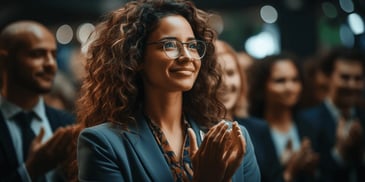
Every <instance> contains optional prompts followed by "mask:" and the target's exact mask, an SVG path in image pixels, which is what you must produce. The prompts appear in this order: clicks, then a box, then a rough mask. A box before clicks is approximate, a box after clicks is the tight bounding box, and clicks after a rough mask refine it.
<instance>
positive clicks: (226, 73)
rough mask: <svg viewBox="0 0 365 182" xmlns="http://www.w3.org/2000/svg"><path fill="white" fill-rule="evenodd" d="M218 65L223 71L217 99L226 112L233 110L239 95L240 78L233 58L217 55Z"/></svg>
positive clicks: (225, 54)
mask: <svg viewBox="0 0 365 182" xmlns="http://www.w3.org/2000/svg"><path fill="white" fill-rule="evenodd" d="M218 63H219V64H220V65H221V67H222V69H223V84H222V88H221V91H220V92H219V93H220V94H219V99H220V100H221V102H222V103H223V104H224V106H225V107H226V109H227V110H231V109H233V107H234V106H235V105H236V102H237V101H238V100H239V97H240V94H241V87H242V85H241V77H240V73H239V68H238V67H237V64H236V60H235V58H234V57H233V56H232V55H231V54H229V53H224V54H220V55H218Z"/></svg>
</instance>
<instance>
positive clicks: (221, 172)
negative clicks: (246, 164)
mask: <svg viewBox="0 0 365 182" xmlns="http://www.w3.org/2000/svg"><path fill="white" fill-rule="evenodd" d="M188 133H189V138H190V158H191V161H192V165H193V172H194V177H193V181H229V180H230V179H231V178H232V176H233V174H234V173H235V171H236V170H237V169H238V168H239V166H240V165H241V163H242V160H243V157H244V154H245V152H246V141H245V139H244V137H243V135H242V132H241V129H240V127H239V126H238V124H237V122H234V123H233V124H232V129H228V125H227V124H226V122H225V121H221V122H220V123H218V124H217V125H215V126H213V127H212V128H211V129H210V130H209V131H208V133H207V134H206V135H205V136H204V140H203V142H202V144H201V146H200V147H199V148H198V145H197V141H196V136H195V133H194V131H193V130H192V129H191V128H189V130H188Z"/></svg>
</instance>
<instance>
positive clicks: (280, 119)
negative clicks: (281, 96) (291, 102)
mask: <svg viewBox="0 0 365 182" xmlns="http://www.w3.org/2000/svg"><path fill="white" fill-rule="evenodd" d="M264 117H265V119H266V120H267V122H268V123H269V125H270V127H272V128H274V129H277V130H279V131H282V132H287V131H289V129H290V127H291V126H292V124H293V113H292V110H291V108H289V107H277V106H276V107H275V106H272V107H266V109H265V113H264Z"/></svg>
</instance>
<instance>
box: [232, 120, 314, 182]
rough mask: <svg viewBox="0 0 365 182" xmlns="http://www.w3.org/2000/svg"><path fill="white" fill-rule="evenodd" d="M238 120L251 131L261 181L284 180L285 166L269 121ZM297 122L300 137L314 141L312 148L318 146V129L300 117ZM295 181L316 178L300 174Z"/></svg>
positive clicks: (276, 181) (277, 181) (279, 181)
mask: <svg viewBox="0 0 365 182" xmlns="http://www.w3.org/2000/svg"><path fill="white" fill-rule="evenodd" d="M236 121H237V122H238V123H240V124H241V125H243V126H245V127H246V129H247V130H248V132H249V133H250V136H251V139H252V143H253V145H254V148H255V154H256V158H257V162H258V164H259V168H260V172H261V181H262V182H283V181H284V178H283V173H284V166H283V165H282V164H281V163H280V159H279V158H278V157H277V156H278V154H277V151H276V149H275V146H274V142H273V139H272V135H271V131H270V127H269V125H268V123H267V122H266V121H265V120H262V119H259V118H255V117H248V118H236ZM295 124H296V126H297V129H298V132H299V139H300V140H302V139H303V138H304V137H308V138H309V140H310V141H311V142H312V148H314V149H315V148H317V143H316V137H317V136H318V132H317V130H314V129H313V127H312V126H311V125H310V124H309V123H307V122H303V121H301V120H300V119H295ZM295 181H314V178H310V177H308V176H298V177H297V178H295Z"/></svg>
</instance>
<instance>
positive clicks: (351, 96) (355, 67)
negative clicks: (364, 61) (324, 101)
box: [330, 60, 364, 107]
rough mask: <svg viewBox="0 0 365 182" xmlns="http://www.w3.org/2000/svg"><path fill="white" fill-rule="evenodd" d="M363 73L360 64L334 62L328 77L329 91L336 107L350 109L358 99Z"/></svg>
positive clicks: (360, 92)
mask: <svg viewBox="0 0 365 182" xmlns="http://www.w3.org/2000/svg"><path fill="white" fill-rule="evenodd" d="M363 71H364V70H363V69H362V65H361V63H358V62H355V61H353V62H348V61H341V60H338V61H336V63H335V65H334V70H333V73H332V75H331V76H330V83H331V84H330V91H331V93H332V94H331V98H332V100H333V102H334V103H335V104H336V105H337V106H338V107H352V106H354V105H355V103H356V102H357V101H358V100H359V99H360V97H361V94H362V91H363V89H364V82H363V79H364V72H363Z"/></svg>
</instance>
